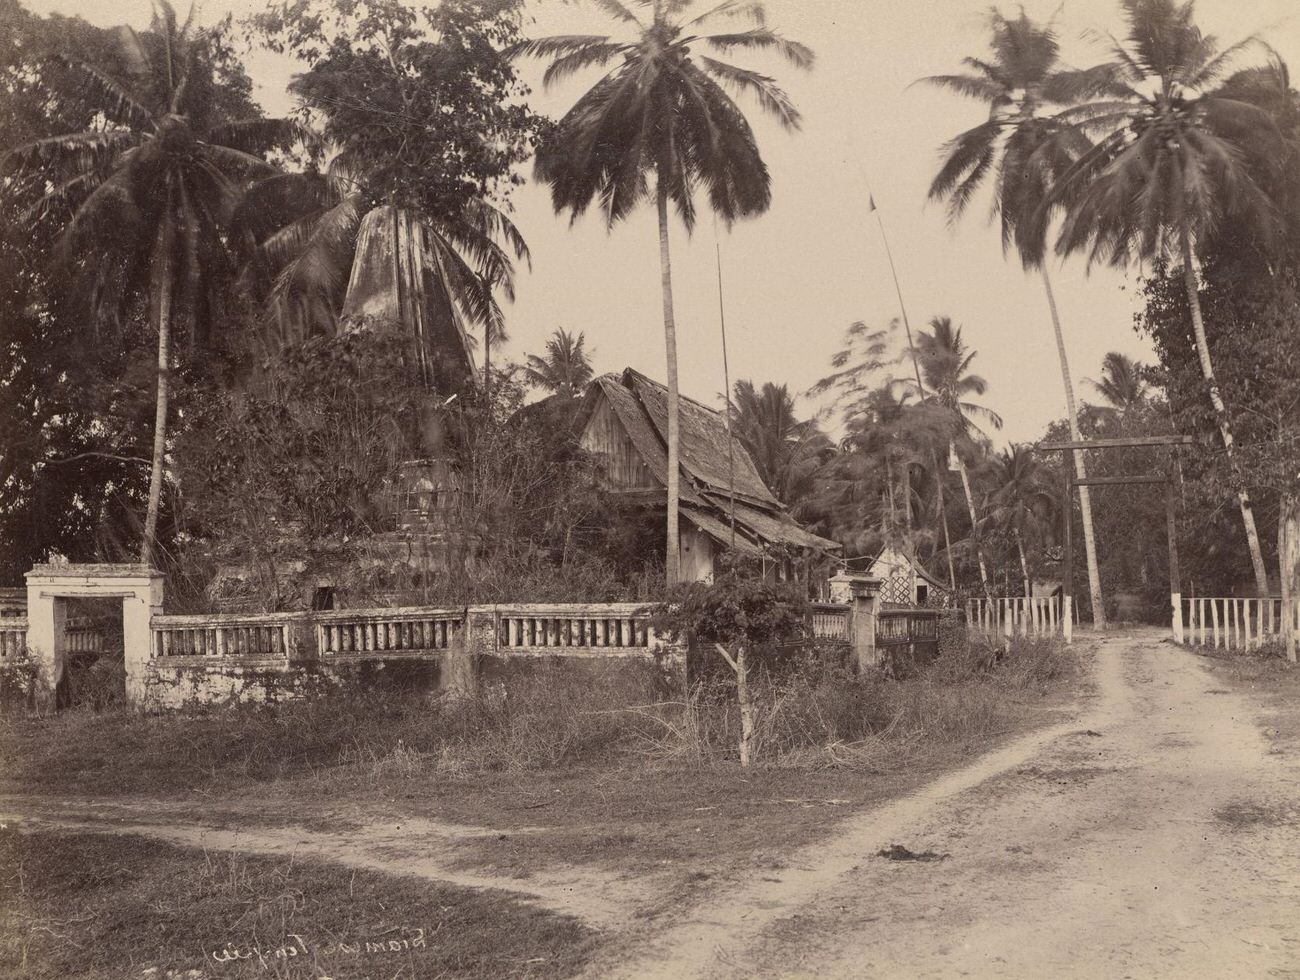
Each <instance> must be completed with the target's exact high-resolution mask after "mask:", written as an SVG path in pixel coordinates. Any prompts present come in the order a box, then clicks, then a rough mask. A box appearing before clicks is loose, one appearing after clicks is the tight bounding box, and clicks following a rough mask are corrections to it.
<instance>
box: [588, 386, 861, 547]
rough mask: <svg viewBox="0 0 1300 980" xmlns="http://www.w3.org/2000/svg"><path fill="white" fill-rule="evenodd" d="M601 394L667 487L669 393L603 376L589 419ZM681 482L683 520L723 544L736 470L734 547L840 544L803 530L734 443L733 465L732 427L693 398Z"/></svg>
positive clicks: (684, 432) (687, 404) (683, 416)
mask: <svg viewBox="0 0 1300 980" xmlns="http://www.w3.org/2000/svg"><path fill="white" fill-rule="evenodd" d="M596 393H600V394H603V395H604V397H605V398H606V399H607V400H608V401H609V404H610V406H611V408H612V409H613V411H614V414H615V415H616V416H617V417H618V420H619V422H620V423H621V424H622V426H623V429H624V431H625V432H627V435H628V438H629V439H631V441H632V445H633V446H634V447H635V448H636V451H637V453H638V454H639V455H640V457H641V459H642V461H643V462H644V463H645V465H646V467H647V469H649V471H650V473H651V475H652V476H653V477H654V479H655V481H656V482H657V483H658V484H659V485H660V486H666V485H667V483H668V452H667V449H666V447H667V444H668V438H667V436H668V391H667V389H666V388H664V386H663V385H661V384H659V383H658V382H657V381H652V380H651V379H649V378H647V377H646V376H645V375H643V374H641V373H639V372H637V371H634V370H632V369H631V368H628V369H626V370H625V371H624V372H623V373H622V375H614V374H606V375H602V376H601V377H599V378H597V379H595V380H594V381H593V382H592V383H591V385H590V386H589V387H588V389H587V396H588V406H587V409H586V412H587V415H586V417H585V418H584V421H583V424H584V425H585V424H586V421H587V420H589V419H590V413H591V411H593V410H594V408H595V398H594V397H593V396H594V395H595V394H596ZM679 416H680V420H681V440H680V447H681V453H680V463H681V474H682V477H683V479H682V480H681V481H680V488H681V489H680V499H681V504H682V516H684V517H685V518H686V519H687V520H689V521H691V522H692V523H693V524H695V526H696V527H698V528H699V529H700V530H701V531H704V532H705V533H706V534H708V535H710V536H711V537H713V538H715V539H716V540H718V541H719V542H721V543H723V544H728V543H730V540H731V497H732V490H731V482H730V468H731V466H732V465H734V467H735V473H736V484H735V505H736V506H735V519H736V530H737V534H736V547H737V549H738V550H741V551H749V552H754V553H759V551H760V548H761V545H762V544H764V543H767V544H781V545H790V546H793V547H796V548H804V549H811V550H816V551H834V550H838V549H839V545H838V544H837V543H836V542H834V541H831V540H829V539H827V538H822V537H818V536H817V535H815V534H812V533H810V532H808V531H805V530H804V529H803V528H802V527H800V526H799V525H798V524H797V523H795V521H794V520H793V519H792V518H791V517H790V516H789V515H788V514H787V513H786V512H785V508H784V506H783V505H782V503H781V501H779V500H777V499H776V497H775V496H774V495H773V494H772V492H771V491H770V490H769V489H768V488H767V486H766V485H765V484H764V483H763V480H762V478H761V477H760V476H759V475H758V470H757V469H756V468H755V466H754V461H753V460H752V459H751V458H750V456H749V453H748V452H747V451H746V450H745V447H744V446H743V445H742V444H741V443H740V441H739V440H737V439H734V438H733V439H732V461H731V462H730V463H729V462H728V459H727V427H726V422H725V420H724V419H723V417H722V414H721V413H720V412H716V411H714V410H713V409H711V408H708V407H707V406H705V405H702V404H700V403H699V402H697V401H695V400H694V399H691V398H686V397H682V398H681V402H680V412H679Z"/></svg>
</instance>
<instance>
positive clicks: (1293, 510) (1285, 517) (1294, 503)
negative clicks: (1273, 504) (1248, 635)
mask: <svg viewBox="0 0 1300 980" xmlns="http://www.w3.org/2000/svg"><path fill="white" fill-rule="evenodd" d="M1277 564H1278V585H1279V586H1280V587H1281V592H1282V621H1281V623H1280V624H1279V628H1280V629H1281V630H1282V637H1283V640H1284V642H1285V643H1286V658H1287V660H1289V661H1291V662H1292V663H1295V662H1296V639H1295V621H1296V611H1295V608H1294V604H1295V603H1296V601H1297V600H1300V498H1297V497H1296V496H1295V495H1293V494H1289V493H1288V494H1283V495H1282V500H1281V506H1280V508H1279V513H1278V517H1277Z"/></svg>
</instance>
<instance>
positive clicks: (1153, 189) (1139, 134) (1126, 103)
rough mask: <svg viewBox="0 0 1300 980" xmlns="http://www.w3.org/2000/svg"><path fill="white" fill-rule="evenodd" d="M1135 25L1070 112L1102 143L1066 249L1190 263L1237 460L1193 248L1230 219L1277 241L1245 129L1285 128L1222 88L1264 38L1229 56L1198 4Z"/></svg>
mask: <svg viewBox="0 0 1300 980" xmlns="http://www.w3.org/2000/svg"><path fill="white" fill-rule="evenodd" d="M1122 6H1123V8H1124V12H1125V16H1126V18H1127V20H1128V25H1129V30H1128V35H1127V38H1126V39H1125V41H1124V42H1121V41H1119V40H1117V39H1115V38H1113V37H1112V38H1110V42H1111V60H1110V61H1109V62H1107V63H1105V64H1103V65H1101V66H1099V67H1098V69H1096V70H1095V72H1094V77H1096V78H1099V79H1101V80H1100V81H1098V82H1097V86H1096V87H1097V90H1098V93H1099V97H1098V99H1097V100H1094V101H1092V102H1088V103H1086V104H1084V105H1080V106H1076V107H1074V108H1071V109H1067V110H1065V111H1063V112H1062V113H1061V114H1060V116H1059V119H1060V120H1061V121H1063V122H1066V123H1069V124H1070V125H1071V126H1072V128H1073V131H1074V132H1076V133H1081V134H1086V135H1089V136H1095V137H1096V144H1095V145H1094V146H1092V148H1091V149H1089V150H1087V151H1086V152H1085V153H1083V154H1082V155H1081V156H1080V157H1079V159H1078V160H1077V161H1076V162H1075V163H1074V164H1073V165H1072V166H1071V167H1070V168H1069V169H1068V170H1067V171H1066V172H1065V173H1064V174H1063V175H1062V176H1061V178H1060V180H1059V182H1058V184H1057V186H1056V188H1055V190H1054V192H1053V195H1052V199H1051V202H1050V203H1051V204H1054V205H1060V206H1062V207H1063V208H1064V210H1065V221H1064V224H1063V226H1062V229H1061V234H1060V237H1059V239H1058V241H1057V251H1058V252H1059V253H1061V254H1063V255H1064V254H1069V253H1070V252H1075V251H1082V252H1086V253H1087V255H1088V261H1089V265H1091V264H1092V263H1093V262H1097V261H1105V262H1108V263H1110V264H1112V265H1116V266H1124V265H1126V264H1128V263H1129V262H1130V261H1131V260H1134V259H1136V260H1138V261H1144V260H1150V259H1154V258H1157V257H1161V256H1166V255H1169V254H1174V255H1177V256H1179V257H1180V258H1181V262H1182V270H1183V280H1184V286H1185V288H1186V291H1187V302H1188V305H1189V306H1190V308H1191V315H1192V329H1193V332H1194V334H1195V337H1196V352H1197V356H1198V359H1199V361H1200V366H1201V373H1202V375H1203V376H1204V378H1205V381H1206V384H1207V386H1208V389H1209V396H1210V401H1211V403H1212V404H1213V406H1214V411H1215V414H1216V416H1217V419H1218V425H1219V433H1220V436H1221V437H1222V439H1223V445H1224V448H1225V449H1226V451H1227V453H1228V455H1229V456H1231V455H1232V426H1231V422H1230V419H1229V416H1228V409H1227V406H1226V405H1225V404H1224V401H1223V397H1222V394H1221V393H1220V390H1219V386H1218V383H1217V382H1216V381H1215V378H1214V366H1213V363H1212V362H1211V360H1210V348H1209V344H1208V343H1207V341H1206V333H1205V321H1204V318H1203V316H1202V313H1201V301H1200V295H1199V284H1198V281H1197V272H1196V262H1195V255H1194V244H1195V242H1196V241H1197V240H1199V239H1201V238H1202V237H1204V236H1206V235H1208V234H1210V233H1211V232H1212V231H1213V230H1214V228H1215V227H1216V226H1217V225H1218V224H1219V223H1220V222H1222V221H1223V220H1224V219H1225V218H1229V217H1231V219H1232V220H1234V221H1236V222H1238V223H1239V224H1240V225H1241V226H1242V227H1244V228H1253V229H1255V230H1256V232H1257V233H1259V234H1261V235H1266V234H1267V233H1268V232H1269V230H1270V226H1271V224H1272V222H1273V210H1274V209H1273V206H1272V203H1271V202H1270V201H1269V199H1268V197H1267V195H1266V194H1265V193H1264V192H1263V191H1262V190H1261V189H1260V188H1259V186H1258V185H1257V184H1256V183H1255V180H1254V179H1253V177H1252V175H1251V173H1250V171H1249V168H1248V164H1247V161H1246V155H1245V153H1244V152H1243V143H1242V140H1243V139H1244V138H1245V137H1244V136H1243V135H1242V134H1244V133H1247V132H1251V131H1253V132H1254V135H1255V137H1256V138H1257V137H1258V136H1259V135H1261V134H1272V133H1276V126H1275V124H1274V121H1273V119H1272V117H1271V116H1270V115H1269V113H1268V112H1266V111H1265V110H1263V109H1261V108H1259V107H1258V106H1255V105H1252V104H1250V103H1248V102H1244V101H1241V100H1238V99H1234V98H1230V97H1228V96H1225V95H1223V94H1220V93H1218V92H1216V91H1214V89H1213V86H1214V85H1215V84H1216V83H1217V82H1218V81H1219V80H1220V79H1221V78H1222V77H1223V74H1224V72H1225V71H1226V70H1227V69H1228V67H1229V65H1230V64H1231V62H1232V60H1233V58H1234V57H1235V56H1237V55H1238V54H1240V53H1241V51H1242V50H1243V49H1244V48H1246V47H1248V46H1249V45H1251V44H1253V43H1256V41H1257V39H1255V38H1247V39H1246V40H1245V41H1242V42H1240V43H1238V44H1234V45H1231V46H1229V47H1227V48H1223V49H1220V47H1219V45H1218V43H1217V41H1216V40H1215V38H1213V37H1211V36H1206V35H1203V34H1202V33H1201V31H1200V29H1199V28H1198V27H1197V26H1196V24H1195V23H1194V21H1193V7H1192V4H1191V3H1190V2H1179V0H1122ZM1237 500H1238V504H1239V507H1240V510H1241V518H1242V523H1243V524H1244V525H1245V531H1246V541H1247V546H1248V547H1249V549H1250V557H1251V563H1252V565H1253V566H1254V571H1255V580H1256V586H1257V587H1258V589H1259V594H1260V595H1267V594H1268V573H1267V572H1266V570H1265V568H1264V557H1263V553H1262V551H1261V549H1260V544H1259V534H1258V532H1257V531H1256V528H1255V515H1254V511H1253V510H1252V508H1251V503H1250V497H1249V495H1248V494H1247V493H1246V491H1245V490H1244V489H1242V490H1239V491H1238V493H1237Z"/></svg>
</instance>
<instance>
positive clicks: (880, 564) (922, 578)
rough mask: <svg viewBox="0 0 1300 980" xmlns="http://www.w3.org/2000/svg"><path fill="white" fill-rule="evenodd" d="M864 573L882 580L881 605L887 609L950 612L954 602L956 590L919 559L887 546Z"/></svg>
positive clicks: (867, 564)
mask: <svg viewBox="0 0 1300 980" xmlns="http://www.w3.org/2000/svg"><path fill="white" fill-rule="evenodd" d="M859 564H860V565H864V566H865V567H863V569H862V570H863V571H864V572H865V574H867V575H870V576H871V577H872V578H878V579H880V582H881V585H880V601H881V603H882V604H883V605H885V606H906V607H918V606H929V607H933V608H947V607H949V606H951V605H952V604H953V602H954V597H953V594H952V589H950V588H949V586H948V585H947V583H945V582H941V581H940V580H939V579H937V578H936V577H935V576H933V575H931V574H930V573H929V572H928V571H927V570H926V568H925V566H924V565H922V564H921V563H920V561H918V560H917V559H916V557H915V556H913V555H909V554H907V553H905V552H904V551H903V550H902V549H900V548H895V547H893V546H891V545H886V546H885V547H884V548H881V549H880V552H879V553H878V554H877V555H876V556H875V557H874V558H872V559H871V560H870V562H865V561H863V562H859Z"/></svg>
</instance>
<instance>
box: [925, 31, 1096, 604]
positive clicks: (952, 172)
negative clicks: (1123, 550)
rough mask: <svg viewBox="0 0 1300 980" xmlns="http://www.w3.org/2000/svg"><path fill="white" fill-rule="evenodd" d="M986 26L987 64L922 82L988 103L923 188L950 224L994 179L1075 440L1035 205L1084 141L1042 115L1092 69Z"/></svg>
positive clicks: (1035, 35)
mask: <svg viewBox="0 0 1300 980" xmlns="http://www.w3.org/2000/svg"><path fill="white" fill-rule="evenodd" d="M989 26H990V29H991V32H992V37H991V39H990V47H991V54H992V57H991V59H990V60H984V59H979V58H967V59H965V63H966V66H967V67H968V68H969V69H971V70H970V72H968V73H966V74H961V75H934V76H931V77H929V78H925V79H922V81H925V82H928V83H929V84H932V85H937V86H939V87H941V88H944V89H947V90H949V91H952V92H956V93H957V94H959V95H963V96H966V97H968V98H974V99H977V100H979V101H980V102H983V103H985V104H987V105H988V107H989V116H988V119H987V120H986V121H985V122H982V123H980V124H979V125H978V126H975V127H974V128H972V129H968V130H967V131H966V132H964V133H962V134H960V135H959V136H957V137H955V138H954V139H952V140H951V141H949V142H948V143H947V144H946V145H945V146H944V148H943V152H944V162H943V165H942V166H941V168H940V170H939V173H938V174H937V175H936V176H935V178H934V181H933V182H932V183H931V185H930V197H931V198H933V199H936V200H943V199H947V201H948V216H949V219H950V220H951V221H953V222H956V221H957V220H958V219H959V218H961V216H962V215H963V214H964V213H965V211H966V207H967V205H968V204H969V203H970V201H971V199H972V197H973V196H974V195H975V193H976V191H977V190H978V189H979V187H980V185H981V184H984V183H986V182H988V181H989V180H992V181H993V182H994V184H995V193H994V203H993V208H994V210H993V214H994V215H996V216H997V217H998V218H999V220H1000V223H1001V230H1002V249H1003V252H1006V251H1007V250H1008V249H1009V248H1010V247H1011V246H1012V245H1013V244H1014V246H1015V248H1016V250H1017V252H1018V253H1019V255H1020V258H1021V262H1022V263H1023V264H1024V266H1025V267H1026V268H1037V269H1038V270H1039V271H1040V273H1041V275H1042V278H1043V288H1044V289H1045V290H1046V293H1047V309H1048V313H1049V314H1050V316H1051V321H1052V333H1053V335H1054V337H1055V339H1056V355H1057V360H1058V361H1059V363H1060V367H1061V382H1062V385H1063V386H1064V389H1065V411H1066V418H1067V420H1068V421H1069V426H1070V438H1071V439H1073V440H1075V441H1076V442H1077V441H1078V440H1079V438H1080V435H1079V417H1078V408H1077V406H1076V404H1075V398H1074V383H1073V381H1072V380H1071V378H1070V361H1069V358H1068V356H1067V355H1066V351H1065V335H1064V333H1063V331H1062V329H1061V317H1060V314H1059V312H1058V311H1057V307H1056V294H1055V292H1054V291H1053V289H1052V280H1051V277H1050V276H1049V275H1048V272H1047V266H1046V265H1045V264H1044V263H1043V261H1042V257H1043V252H1044V244H1043V238H1044V232H1043V228H1042V227H1041V223H1042V220H1043V216H1042V213H1041V204H1042V202H1043V200H1044V199H1045V197H1046V196H1047V194H1048V192H1049V189H1050V187H1051V183H1052V180H1053V178H1054V177H1055V176H1057V175H1059V174H1060V173H1061V172H1063V170H1064V169H1065V168H1067V167H1068V166H1069V165H1070V163H1072V161H1073V158H1074V156H1075V155H1076V154H1077V153H1078V152H1079V151H1080V150H1081V149H1082V148H1083V147H1084V146H1085V145H1086V143H1085V142H1084V141H1081V140H1080V139H1079V136H1078V134H1077V133H1076V131H1074V130H1073V129H1071V128H1070V127H1068V126H1065V125H1063V124H1062V123H1061V122H1060V121H1059V120H1057V119H1055V118H1053V117H1052V116H1050V115H1046V114H1045V113H1046V110H1047V109H1048V108H1049V107H1053V106H1055V107H1064V106H1067V105H1069V104H1071V103H1073V102H1074V101H1076V100H1077V99H1078V98H1080V97H1081V96H1085V95H1087V94H1088V93H1089V92H1090V91H1091V85H1092V81H1093V79H1092V73H1089V72H1075V71H1071V70H1068V69H1066V68H1064V67H1063V66H1062V65H1061V63H1060V60H1059V56H1060V44H1059V42H1058V40H1057V36H1056V32H1055V31H1054V30H1053V28H1052V27H1051V25H1050V24H1049V25H1047V26H1042V25H1039V24H1036V23H1034V21H1032V20H1030V19H1029V18H1028V17H1027V16H1026V15H1025V13H1024V11H1023V10H1022V11H1021V13H1020V16H1019V17H1017V18H1016V19H1015V20H1008V19H1007V18H1005V17H1003V16H1002V14H1000V13H998V12H997V11H994V12H993V13H992V14H991V15H990V18H989ZM1070 455H1071V456H1072V458H1073V463H1074V471H1075V474H1076V476H1078V477H1079V478H1080V479H1083V478H1085V477H1086V476H1087V475H1088V473H1087V467H1086V465H1085V462H1084V458H1083V453H1082V452H1080V451H1078V450H1075V451H1074V452H1072V453H1071V454H1070ZM1079 503H1080V507H1081V510H1082V513H1083V543H1084V550H1085V552H1086V557H1087V565H1088V589H1089V593H1090V595H1091V598H1092V608H1093V610H1094V617H1095V622H1096V624H1097V625H1098V626H1102V627H1104V626H1105V612H1104V606H1103V604H1102V598H1101V573H1100V570H1099V568H1098V563H1097V541H1096V537H1095V535H1094V533H1093V526H1092V498H1091V496H1090V494H1089V492H1088V488H1087V487H1080V488H1079Z"/></svg>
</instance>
